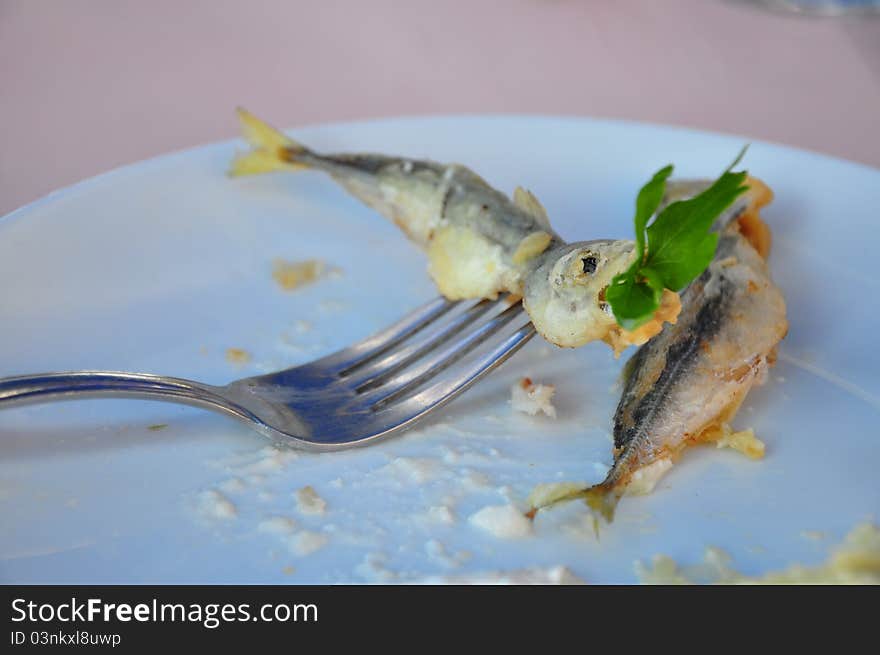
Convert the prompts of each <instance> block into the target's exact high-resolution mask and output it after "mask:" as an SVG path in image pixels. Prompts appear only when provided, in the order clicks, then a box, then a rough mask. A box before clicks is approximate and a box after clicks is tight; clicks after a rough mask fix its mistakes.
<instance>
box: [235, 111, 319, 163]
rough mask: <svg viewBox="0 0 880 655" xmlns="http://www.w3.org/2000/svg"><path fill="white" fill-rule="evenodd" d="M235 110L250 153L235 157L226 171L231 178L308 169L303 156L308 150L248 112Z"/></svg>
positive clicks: (308, 152) (307, 153)
mask: <svg viewBox="0 0 880 655" xmlns="http://www.w3.org/2000/svg"><path fill="white" fill-rule="evenodd" d="M237 111H238V120H239V121H240V122H241V131H242V136H244V139H245V141H247V142H248V144H250V146H251V147H252V150H250V151H249V152H244V153H239V154H237V155H236V156H235V158H234V159H233V160H232V165H231V167H230V169H229V174H230V175H231V176H233V177H238V176H241V175H258V174H259V173H269V172H271V171H279V170H288V171H289V170H302V169H304V168H309V167H310V165H309V164H308V163H306V162H304V161H303V155H310V154H312V153H311V151H310V150H309V149H308V148H306V147H305V146H304V145H302V144H301V143H297V142H296V141H294V140H293V139H291V138H290V137H289V136H286V135H285V134H282V133H281V132H280V131H278V130H276V129H275V128H274V127H272V126H270V125H268V124H267V123H265V122H263V121H261V120H260V119H259V118H257V117H256V116H254V115H253V114H251V113H250V112H248V111H247V110H245V109H242V108H241V107H239V108H238V110H237Z"/></svg>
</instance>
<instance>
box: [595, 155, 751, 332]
mask: <svg viewBox="0 0 880 655" xmlns="http://www.w3.org/2000/svg"><path fill="white" fill-rule="evenodd" d="M745 150H746V148H743V150H742V151H741V152H740V153H739V156H738V157H737V158H736V159H735V160H734V162H733V163H732V164H731V165H730V166H729V167H728V168H727V169H726V170H725V171H724V172H723V173H722V174H721V176H720V177H719V178H718V179H717V180H715V182H713V183H712V185H711V186H709V188H707V189H706V190H705V191H703V192H702V193H700V194H698V195H696V196H694V197H693V198H689V199H687V200H679V201H677V202H673V203H670V204H669V205H668V206H667V207H665V208H664V209H663V210H662V211H661V212H660V213H659V214H658V215H657V216H656V218H654V221H653V222H652V223H651V224H650V225H648V221H649V220H650V218H651V216H652V215H653V214H654V213H655V212H656V211H657V207H659V206H660V202H661V201H662V199H663V194H664V193H665V191H666V180H667V179H668V178H669V176H670V175H671V174H672V166H671V165H670V166H666V167H665V168H662V169H660V170H659V171H657V173H656V174H655V175H654V177H653V178H651V180H650V181H649V182H648V183H647V184H646V185H645V186H643V187H642V188H641V190H640V191H639V194H638V196H637V198H636V215H635V218H634V223H635V231H636V260H635V261H634V262H633V264H632V266H630V267H629V269H627V270H626V271H624V272H623V273H621V274H620V275H617V276H615V277H614V279H613V280H612V281H611V284H610V285H609V286H608V289H607V290H606V292H605V299H606V300H607V301H608V303H609V304H610V305H611V309H612V311H613V312H614V317H615V319H616V320H617V322H618V323H619V324H620V325H621V326H622V327H624V328H625V329H627V330H633V329H635V328H637V327H638V326H640V325H642V324H644V323H645V322H646V321H648V320H649V319H650V318H651V317H652V316H653V315H654V312H655V311H656V310H657V308H658V307H659V306H660V299H661V298H662V295H663V289H671V290H672V291H680V290H681V289H683V288H684V287H686V286H687V285H688V284H689V283H690V282H691V281H692V280H693V279H694V278H696V277H697V276H698V275H700V273H702V272H703V271H704V270H706V267H707V266H709V264H710V262H711V261H712V258H713V257H714V256H715V248H716V246H717V245H718V234H716V233H715V232H713V231H711V230H712V227H713V224H714V223H715V220H716V219H717V218H718V217H719V216H720V215H721V213H722V212H723V211H724V210H725V209H727V208H728V207H729V206H730V205H731V204H732V203H733V201H734V200H736V199H737V198H738V197H739V196H740V194H742V193H743V192H744V191H745V190H746V189H747V188H748V187H747V186H745V184H744V183H745V180H746V176H747V173H746V172H745V171H741V172H738V173H734V172H732V168H733V167H734V166H736V165H737V164H738V163H739V161H740V159H742V157H743V155H744V154H745Z"/></svg>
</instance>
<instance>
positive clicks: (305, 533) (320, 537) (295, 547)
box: [287, 530, 329, 557]
mask: <svg viewBox="0 0 880 655" xmlns="http://www.w3.org/2000/svg"><path fill="white" fill-rule="evenodd" d="M328 541H329V539H328V538H327V535H325V534H321V533H320V532H312V531H311V530H302V531H301V532H297V533H296V534H295V535H293V536H292V537H291V538H290V539H289V540H288V542H287V545H288V546H289V547H290V551H291V552H292V553H293V554H294V555H299V556H300V557H305V556H306V555H311V554H312V553H314V552H315V551H317V550H320V549H321V548H323V547H324V546H325V545H327V542H328Z"/></svg>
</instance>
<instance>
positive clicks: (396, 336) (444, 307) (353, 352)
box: [310, 296, 458, 372]
mask: <svg viewBox="0 0 880 655" xmlns="http://www.w3.org/2000/svg"><path fill="white" fill-rule="evenodd" d="M457 304H458V303H457V302H453V301H451V300H447V299H446V298H444V297H442V296H439V297H437V298H434V300H431V301H430V302H427V303H425V304H424V305H422V306H421V307H419V308H417V309H414V310H413V311H411V312H410V313H409V314H407V315H406V316H404V317H403V318H402V319H400V320H399V321H397V322H396V323H393V324H392V325H389V326H388V327H386V328H384V329H383V330H380V331H379V332H376V333H375V334H373V335H370V336H369V337H367V338H366V339H363V340H362V341H358V342H357V343H354V344H352V345H351V346H348V347H347V348H343V349H342V350H337V351H336V352H334V353H331V354H329V355H327V356H326V357H322V358H320V359H317V360H315V361H314V362H311V364H310V365H317V366H320V367H322V368H330V369H340V370H341V372H345V371H347V370H350V369H353V368H354V367H356V366H359V365H362V364H365V363H367V362H369V361H370V360H372V359H375V358H376V357H378V356H380V355H382V354H383V353H385V352H386V351H387V350H389V349H390V348H393V347H394V346H395V345H397V344H398V343H400V342H401V341H403V340H404V339H406V338H407V337H409V336H412V335H413V334H416V333H417V332H419V331H420V330H422V329H424V328H425V327H427V326H428V325H430V324H431V323H433V322H434V321H436V320H437V319H438V318H440V317H441V316H443V315H444V314H446V313H447V312H448V311H450V310H451V309H452V308H453V307H455V306H456V305H457Z"/></svg>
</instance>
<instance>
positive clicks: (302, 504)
mask: <svg viewBox="0 0 880 655" xmlns="http://www.w3.org/2000/svg"><path fill="white" fill-rule="evenodd" d="M295 495H296V508H297V510H299V512H300V514H309V515H313V516H317V515H321V514H323V513H324V512H326V511H327V501H326V500H324V499H323V498H321V497H320V496H319V495H318V492H317V491H315V489H314V487H311V486H309V487H303V488H302V489H297V490H296V494H295Z"/></svg>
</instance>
